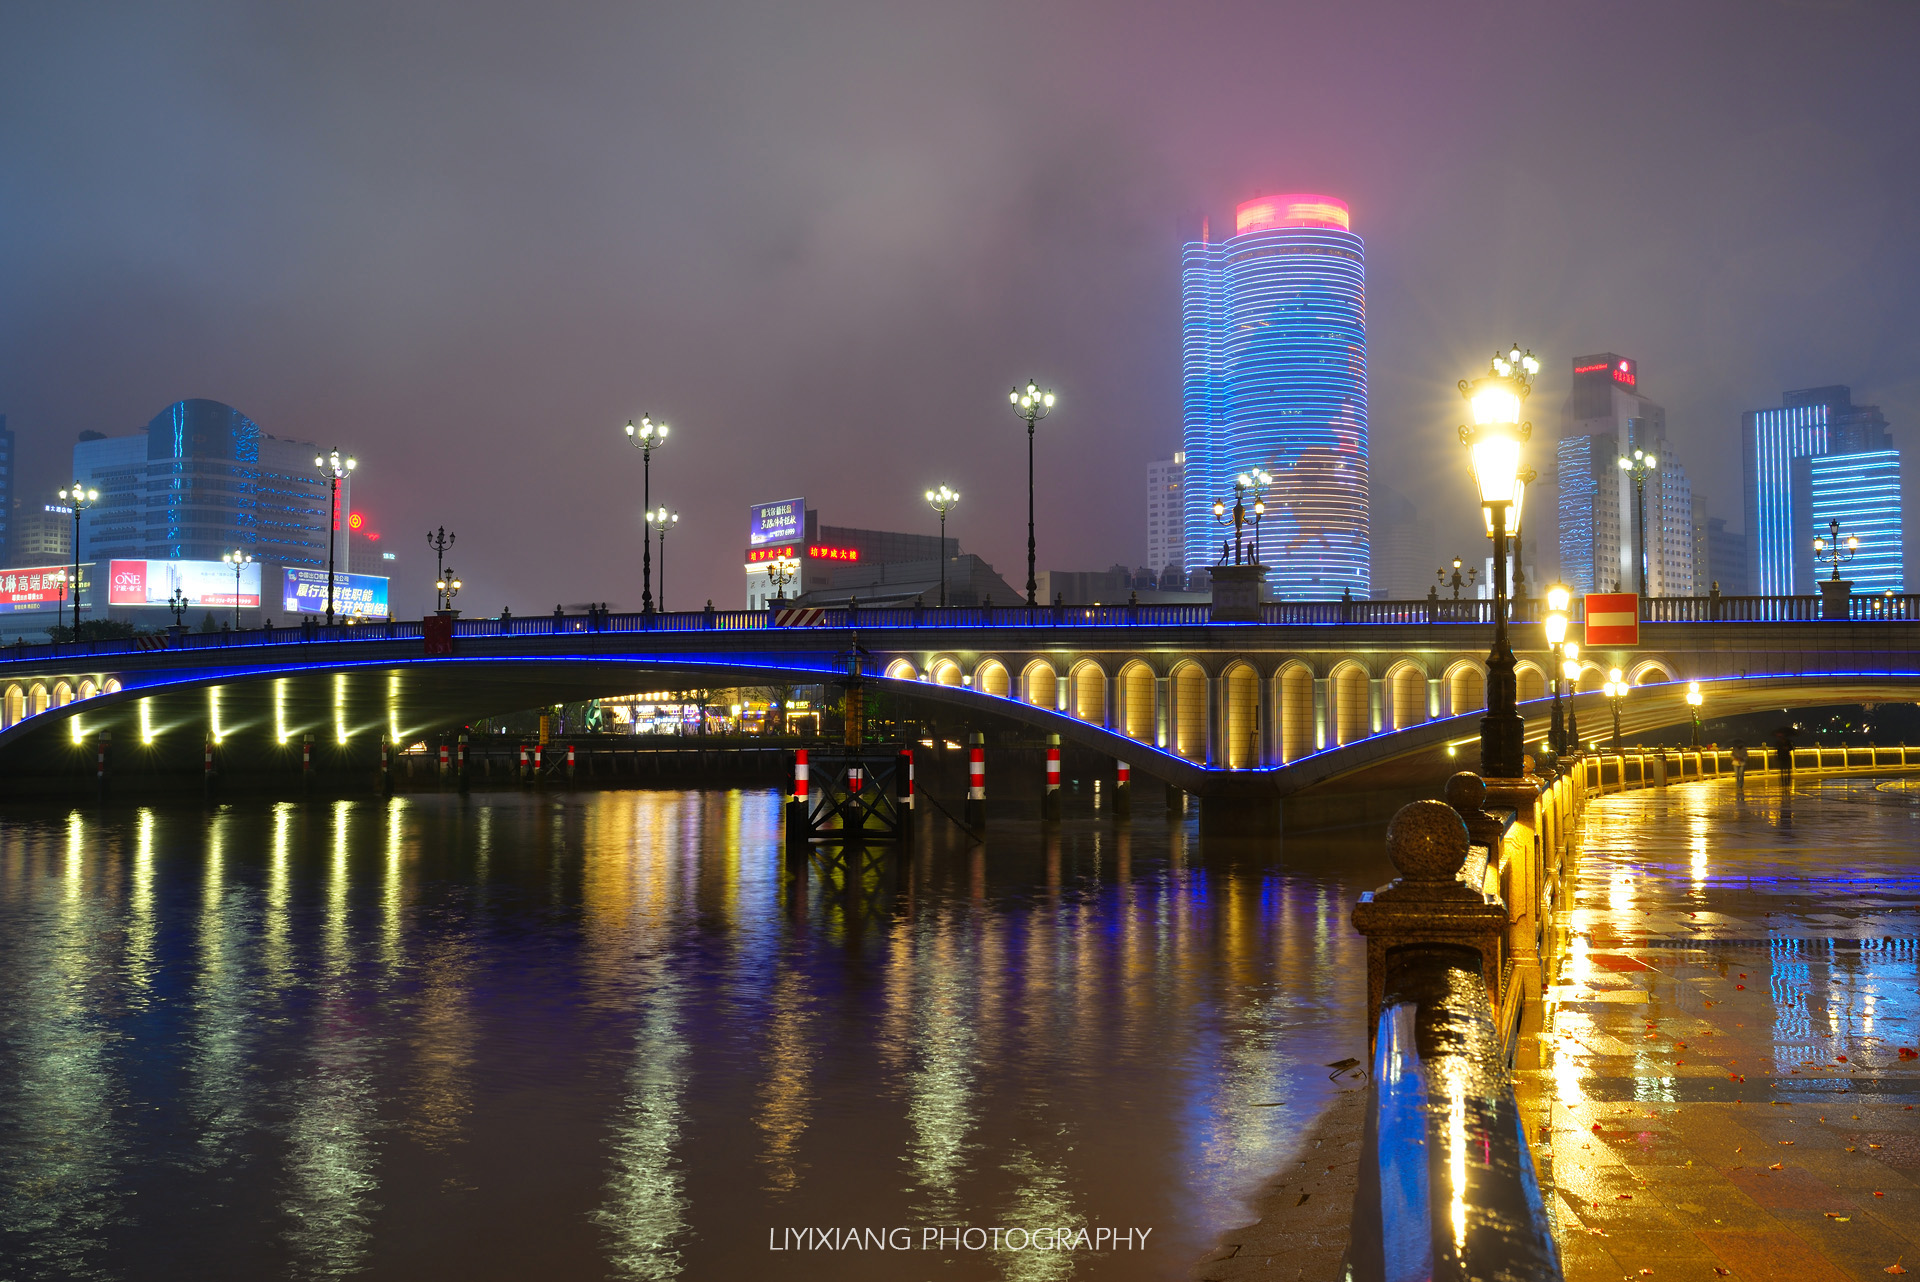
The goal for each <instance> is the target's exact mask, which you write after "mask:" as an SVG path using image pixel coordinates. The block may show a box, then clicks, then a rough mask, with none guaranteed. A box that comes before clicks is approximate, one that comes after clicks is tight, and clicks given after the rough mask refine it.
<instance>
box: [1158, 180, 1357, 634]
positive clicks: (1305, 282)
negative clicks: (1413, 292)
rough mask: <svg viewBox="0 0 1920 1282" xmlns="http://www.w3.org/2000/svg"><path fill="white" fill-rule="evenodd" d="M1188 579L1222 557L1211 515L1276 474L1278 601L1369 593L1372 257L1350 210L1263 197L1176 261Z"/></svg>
mask: <svg viewBox="0 0 1920 1282" xmlns="http://www.w3.org/2000/svg"><path fill="white" fill-rule="evenodd" d="M1181 305H1182V324H1183V329H1182V344H1181V347H1182V350H1181V356H1182V367H1183V368H1182V388H1181V393H1182V410H1183V415H1184V446H1185V449H1184V450H1183V453H1184V455H1185V458H1186V465H1185V476H1184V480H1185V491H1184V495H1183V499H1184V508H1185V539H1184V544H1185V547H1184V550H1183V555H1184V557H1185V564H1186V569H1187V572H1188V574H1189V576H1190V577H1191V576H1193V575H1194V574H1196V573H1199V572H1204V571H1206V570H1208V569H1209V568H1211V567H1212V566H1213V565H1215V564H1217V563H1218V562H1219V561H1220V560H1221V558H1222V544H1223V542H1224V541H1225V540H1228V539H1231V537H1232V532H1231V531H1230V530H1223V529H1222V527H1221V526H1220V525H1219V524H1218V523H1217V522H1216V520H1215V518H1214V515H1213V505H1214V503H1215V502H1216V501H1222V502H1225V503H1227V504H1229V505H1231V504H1232V502H1233V478H1234V477H1235V476H1237V475H1239V474H1240V473H1242V472H1249V471H1251V470H1253V469H1254V468H1264V469H1265V470H1267V471H1268V472H1270V473H1272V475H1273V478H1274V480H1273V485H1272V487H1271V489H1270V490H1269V491H1268V493H1267V513H1266V518H1265V520H1264V521H1263V522H1262V524H1261V526H1260V529H1259V550H1260V559H1261V561H1263V562H1264V563H1265V564H1266V565H1268V566H1269V567H1271V568H1270V569H1269V570H1268V572H1267V575H1266V581H1267V586H1268V591H1269V593H1270V595H1271V596H1273V597H1274V598H1278V599H1295V600H1301V599H1305V600H1313V599H1321V600H1324V599H1327V598H1330V597H1338V596H1339V595H1341V593H1342V592H1351V593H1352V594H1353V595H1354V596H1356V597H1361V598H1365V597H1366V596H1367V595H1368V586H1369V583H1370V560H1371V549H1370V547H1369V541H1368V512H1369V503H1368V490H1367V309H1366V256H1365V247H1364V245H1363V244H1362V242H1361V239H1360V237H1358V236H1356V235H1354V234H1353V231H1352V230H1351V227H1350V223H1349V218H1348V212H1347V206H1346V204H1345V202H1343V201H1339V200H1335V199H1333V198H1332V197H1329V196H1319V195H1311V194H1305V193H1300V194H1290V195H1280V196H1265V197H1261V198H1260V199H1257V200H1251V201H1248V202H1246V203H1245V204H1243V205H1241V206H1239V208H1238V209H1237V210H1236V211H1235V217H1234V234H1233V235H1232V236H1230V237H1228V238H1227V239H1226V240H1224V241H1220V242H1217V243H1216V242H1214V241H1213V240H1212V238H1211V237H1210V236H1209V235H1208V234H1207V232H1206V231H1205V230H1204V229H1203V230H1202V233H1201V239H1200V240H1198V241H1194V242H1190V243H1189V244H1188V245H1187V246H1186V247H1185V249H1184V251H1183V255H1182V263H1181Z"/></svg>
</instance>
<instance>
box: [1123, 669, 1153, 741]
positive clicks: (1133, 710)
mask: <svg viewBox="0 0 1920 1282" xmlns="http://www.w3.org/2000/svg"><path fill="white" fill-rule="evenodd" d="M1114 687H1115V694H1116V696H1117V697H1118V700H1119V705H1120V706H1119V709H1118V718H1117V721H1116V724H1117V725H1118V726H1119V729H1120V732H1121V733H1122V734H1124V735H1126V736H1127V738H1129V739H1132V740H1134V741H1136V742H1138V743H1153V742H1154V740H1155V737H1156V736H1155V732H1156V731H1157V730H1158V729H1159V727H1158V725H1157V724H1156V722H1157V719H1158V718H1157V715H1156V714H1157V713H1158V708H1157V706H1156V700H1157V696H1158V694H1159V686H1158V683H1157V681H1156V680H1155V678H1154V672H1153V665H1152V664H1150V663H1147V662H1145V661H1144V660H1141V659H1134V660H1132V661H1130V662H1129V663H1127V664H1126V666H1124V667H1122V668H1121V669H1120V675H1119V677H1118V678H1116V680H1115V682H1114Z"/></svg>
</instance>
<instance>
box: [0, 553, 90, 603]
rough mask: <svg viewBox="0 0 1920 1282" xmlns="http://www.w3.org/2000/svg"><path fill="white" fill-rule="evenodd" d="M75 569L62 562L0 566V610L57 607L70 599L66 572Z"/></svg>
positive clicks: (70, 572) (68, 572) (69, 572)
mask: <svg viewBox="0 0 1920 1282" xmlns="http://www.w3.org/2000/svg"><path fill="white" fill-rule="evenodd" d="M72 573H73V571H72V570H71V569H69V568H67V567H65V566H59V565H34V566H28V567H27V568H25V569H21V570H0V613H12V612H14V611H17V610H51V609H54V608H55V607H57V606H59V605H60V604H61V603H62V602H63V601H65V600H66V599H67V576H68V575H69V574H72Z"/></svg>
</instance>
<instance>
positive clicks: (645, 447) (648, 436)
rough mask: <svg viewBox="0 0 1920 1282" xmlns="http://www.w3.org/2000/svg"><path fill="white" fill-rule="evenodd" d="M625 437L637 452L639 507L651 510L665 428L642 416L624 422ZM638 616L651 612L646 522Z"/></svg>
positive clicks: (649, 542) (650, 544)
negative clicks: (655, 460) (656, 451)
mask: <svg viewBox="0 0 1920 1282" xmlns="http://www.w3.org/2000/svg"><path fill="white" fill-rule="evenodd" d="M627 437H628V439H629V440H631V441H632V442H633V446H634V448H635V449H637V450H639V451H640V508H641V510H642V511H645V512H651V511H652V510H653V447H654V446H656V445H658V444H660V443H661V442H662V441H664V440H666V439H667V425H666V424H665V423H656V422H654V421H653V420H652V419H651V418H648V417H647V416H646V415H645V414H642V415H641V416H640V421H639V422H638V423H635V422H634V421H633V420H632V419H628V420H627ZM640 613H642V614H652V613H653V526H652V524H651V523H649V524H648V525H647V527H646V530H645V531H644V532H643V533H642V534H641V536H640Z"/></svg>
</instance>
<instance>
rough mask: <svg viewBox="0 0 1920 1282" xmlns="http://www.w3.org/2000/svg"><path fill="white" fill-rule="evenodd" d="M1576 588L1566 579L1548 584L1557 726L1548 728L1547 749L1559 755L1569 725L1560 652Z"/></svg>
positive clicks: (1549, 646)
mask: <svg viewBox="0 0 1920 1282" xmlns="http://www.w3.org/2000/svg"><path fill="white" fill-rule="evenodd" d="M1572 601H1573V591H1572V589H1570V588H1568V587H1567V585H1566V584H1564V583H1555V584H1551V585H1550V586H1549V587H1548V588H1547V617H1546V620H1545V627H1546V633H1547V649H1548V650H1549V651H1551V652H1552V654H1553V667H1552V669H1551V671H1552V673H1553V728H1552V729H1551V730H1549V731H1548V732H1547V751H1548V752H1549V753H1550V754H1552V755H1553V756H1554V757H1558V756H1559V755H1560V754H1561V753H1563V752H1565V751H1566V750H1567V726H1566V722H1565V720H1564V719H1563V717H1562V714H1561V710H1560V664H1561V659H1560V652H1561V647H1562V646H1564V645H1565V644H1566V641H1567V606H1568V605H1569V604H1571V603H1572Z"/></svg>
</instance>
